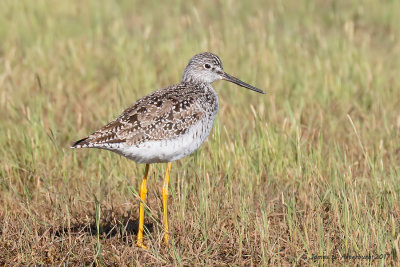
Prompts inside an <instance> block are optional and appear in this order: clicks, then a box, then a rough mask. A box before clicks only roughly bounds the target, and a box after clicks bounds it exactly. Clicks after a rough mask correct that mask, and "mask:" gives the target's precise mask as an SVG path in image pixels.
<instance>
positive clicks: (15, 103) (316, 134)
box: [0, 0, 400, 266]
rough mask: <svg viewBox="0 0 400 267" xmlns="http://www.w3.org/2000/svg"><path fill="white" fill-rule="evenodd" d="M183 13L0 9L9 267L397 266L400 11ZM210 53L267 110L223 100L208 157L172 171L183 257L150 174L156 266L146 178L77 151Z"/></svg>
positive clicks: (0, 132)
mask: <svg viewBox="0 0 400 267" xmlns="http://www.w3.org/2000/svg"><path fill="white" fill-rule="evenodd" d="M175 2H176V3H174V4H171V3H167V2H165V3H161V2H156V1H118V2H117V1H44V0H38V1H28V0H26V1H23V0H21V1H13V0H3V1H1V2H0V147H1V149H0V263H2V264H3V263H7V264H9V265H13V264H15V265H25V264H29V265H41V264H44V265H48V264H50V265H58V264H64V263H65V264H71V265H75V264H76V263H79V264H81V265H82V264H85V265H90V264H93V263H94V264H103V265H113V264H116V265H117V264H118V265H120V264H124V265H151V264H154V265H159V264H163V265H172V264H173V265H214V266H215V265H224V264H226V265H228V264H229V265H252V264H253V265H267V264H271V265H276V264H282V265H309V264H314V265H323V264H324V265H337V264H346V265H356V264H358V265H363V266H365V265H381V266H387V265H390V264H393V265H394V264H395V262H396V261H397V259H398V258H399V253H400V250H399V240H400V224H399V221H400V214H399V212H400V202H399V200H400V199H399V193H400V167H399V166H400V137H399V133H400V78H399V70H400V28H399V27H398V26H399V25H400V2H399V1H373V0H367V1H361V0H359V1H357V0H354V1H322V0H321V1H307V0H302V1H295V0H293V1H252V2H251V3H246V4H245V1H212V2H211V1H210V2H199V1H179V0H177V1H175ZM207 50H208V51H211V52H214V53H216V54H218V55H219V56H220V57H221V59H222V61H223V63H224V67H225V70H226V71H227V72H228V73H231V74H234V75H237V76H238V77H240V78H242V79H243V80H244V81H247V82H249V83H251V84H253V85H255V86H257V87H259V88H261V89H264V90H266V91H267V92H268V93H267V95H265V96H261V95H258V94H255V93H252V92H250V91H247V90H245V89H242V88H238V87H237V86H235V85H231V84H227V83H226V82H216V83H215V84H214V86H215V88H216V89H217V91H218V93H219V96H220V107H221V108H220V111H219V115H218V117H217V120H216V123H215V125H214V130H213V132H212V134H211V135H210V137H209V138H208V142H206V143H205V144H204V145H203V146H202V147H201V149H200V150H199V151H198V152H196V153H195V154H194V155H192V156H190V157H187V158H186V159H183V160H180V161H178V162H176V163H174V164H173V169H172V173H171V183H170V193H171V195H170V201H169V216H170V217H169V219H170V227H171V232H172V233H171V246H170V247H169V248H165V247H164V246H163V245H162V240H161V239H162V224H161V222H162V204H161V197H160V192H161V186H162V175H163V171H164V169H165V165H164V164H158V165H152V167H151V178H150V179H149V182H148V190H149V194H148V206H149V207H148V212H147V214H146V223H147V227H148V230H149V231H150V232H151V233H150V234H148V235H146V236H145V243H146V244H147V246H148V247H149V250H148V251H143V250H141V249H138V248H136V247H135V245H134V242H135V238H136V228H137V221H136V220H137V218H138V207H139V201H138V194H137V193H138V192H137V190H138V188H139V184H140V180H141V177H142V175H143V171H144V166H143V165H139V164H135V163H133V162H130V161H128V160H127V159H125V158H122V157H119V156H117V155H116V154H112V153H111V152H106V151H97V150H80V151H75V150H70V149H69V145H70V144H71V143H72V142H73V141H75V140H77V139H79V138H82V137H84V136H85V135H87V134H89V133H91V132H92V131H93V130H95V129H97V128H99V127H100V126H102V125H103V124H104V123H106V122H108V121H109V120H111V119H113V118H114V117H115V116H117V115H119V113H120V112H122V110H123V109H124V108H126V107H128V106H129V105H130V104H131V103H133V102H134V101H135V100H136V99H138V98H139V97H141V96H144V95H146V94H148V93H150V92H152V91H153V90H155V89H158V88H161V87H163V86H166V85H169V84H172V83H177V82H179V80H180V77H181V74H182V72H183V69H184V67H185V65H186V63H187V61H188V60H189V58H190V57H191V56H192V55H194V54H195V53H198V52H201V51H207ZM369 255H370V256H371V257H374V258H375V259H372V260H368V259H366V258H365V257H368V256H369ZM318 256H320V258H318ZM322 256H325V258H322ZM361 257H364V258H361Z"/></svg>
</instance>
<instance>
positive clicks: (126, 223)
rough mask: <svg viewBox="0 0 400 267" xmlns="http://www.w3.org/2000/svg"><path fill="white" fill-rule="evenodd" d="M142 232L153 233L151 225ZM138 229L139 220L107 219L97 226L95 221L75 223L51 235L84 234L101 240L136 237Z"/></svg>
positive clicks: (146, 225)
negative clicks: (99, 237) (98, 236)
mask: <svg viewBox="0 0 400 267" xmlns="http://www.w3.org/2000/svg"><path fill="white" fill-rule="evenodd" d="M144 228H145V231H144V232H150V233H152V232H153V223H147V224H146V223H145V224H144ZM138 229H139V219H134V220H133V219H131V218H130V216H127V217H122V218H121V217H119V218H117V217H115V216H113V217H108V218H105V219H104V220H100V224H99V226H97V224H96V221H94V222H92V223H77V224H73V225H72V226H71V227H62V228H59V229H56V230H55V231H54V232H53V233H54V234H55V235H56V236H64V235H68V234H82V233H86V234H89V235H92V236H97V234H98V233H99V235H100V236H101V238H104V239H108V238H112V237H115V236H119V237H122V238H124V237H127V236H129V235H137V232H138Z"/></svg>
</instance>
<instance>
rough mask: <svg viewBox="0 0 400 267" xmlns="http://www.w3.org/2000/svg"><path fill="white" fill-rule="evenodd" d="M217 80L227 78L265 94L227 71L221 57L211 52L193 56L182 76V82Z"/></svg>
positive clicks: (211, 81) (210, 81)
mask: <svg viewBox="0 0 400 267" xmlns="http://www.w3.org/2000/svg"><path fill="white" fill-rule="evenodd" d="M217 80H226V81H228V82H232V83H235V84H237V85H239V86H242V87H245V88H247V89H250V90H253V91H256V92H258V93H261V94H265V93H264V91H262V90H260V89H258V88H256V87H254V86H251V85H249V84H247V83H245V82H243V81H241V80H239V79H238V78H236V77H234V76H232V75H229V74H228V73H226V72H225V71H224V68H223V67H222V62H221V59H220V58H219V57H218V56H217V55H214V54H213V53H210V52H204V53H200V54H197V55H195V56H194V57H192V58H191V59H190V60H189V63H188V65H187V66H186V68H185V71H184V72H183V77H182V82H189V83H213V82H215V81H217Z"/></svg>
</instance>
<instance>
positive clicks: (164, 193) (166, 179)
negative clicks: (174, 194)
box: [162, 162, 171, 245]
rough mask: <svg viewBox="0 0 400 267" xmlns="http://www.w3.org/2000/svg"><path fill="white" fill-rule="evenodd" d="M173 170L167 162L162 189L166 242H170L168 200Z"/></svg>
mask: <svg viewBox="0 0 400 267" xmlns="http://www.w3.org/2000/svg"><path fill="white" fill-rule="evenodd" d="M170 171H171V162H168V164H167V170H166V171H165V176H164V185H163V189H162V200H163V209H164V244H165V245H167V244H168V212H167V202H168V183H169V172H170Z"/></svg>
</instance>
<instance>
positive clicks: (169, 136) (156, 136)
mask: <svg viewBox="0 0 400 267" xmlns="http://www.w3.org/2000/svg"><path fill="white" fill-rule="evenodd" d="M219 79H225V80H228V81H231V82H234V83H236V84H239V85H241V86H244V87H247V88H249V89H251V90H255V91H257V92H262V91H261V90H259V89H257V88H255V87H252V86H250V85H248V84H245V83H243V82H241V81H240V80H238V79H236V78H234V77H232V76H230V75H228V74H226V73H225V72H224V71H223V67H222V63H221V60H220V59H219V57H217V56H216V55H214V54H212V53H209V52H205V53H201V54H198V55H195V56H194V57H193V58H192V59H191V60H190V61H189V63H188V66H187V67H186V69H185V71H184V74H183V77H182V81H181V83H180V84H177V85H172V86H169V87H166V88H163V89H160V90H157V91H155V92H153V93H152V94H150V95H148V96H145V97H143V98H141V99H139V100H138V101H137V102H136V103H135V104H133V105H132V106H131V107H129V108H128V109H126V110H125V111H124V112H123V113H122V114H121V115H120V116H118V117H117V118H116V119H115V120H113V121H111V122H110V123H108V124H107V125H106V126H104V127H102V128H101V129H99V130H97V131H95V132H94V133H92V134H91V135H89V136H88V137H86V138H84V139H81V140H79V141H77V142H76V143H75V144H74V145H73V146H72V148H100V149H106V150H111V151H113V152H116V153H118V154H121V155H123V156H125V157H127V158H129V159H131V160H134V161H136V162H140V163H155V162H169V161H173V160H177V159H180V158H182V157H185V156H187V155H189V154H190V153H192V152H194V151H195V150H196V149H198V147H199V146H200V145H201V144H202V143H203V142H204V141H205V140H206V138H207V136H208V134H209V133H210V130H211V128H212V125H213V122H214V119H215V116H216V114H217V111H218V97H217V94H216V92H215V91H214V89H213V88H212V86H211V83H212V82H213V81H215V80H219Z"/></svg>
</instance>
